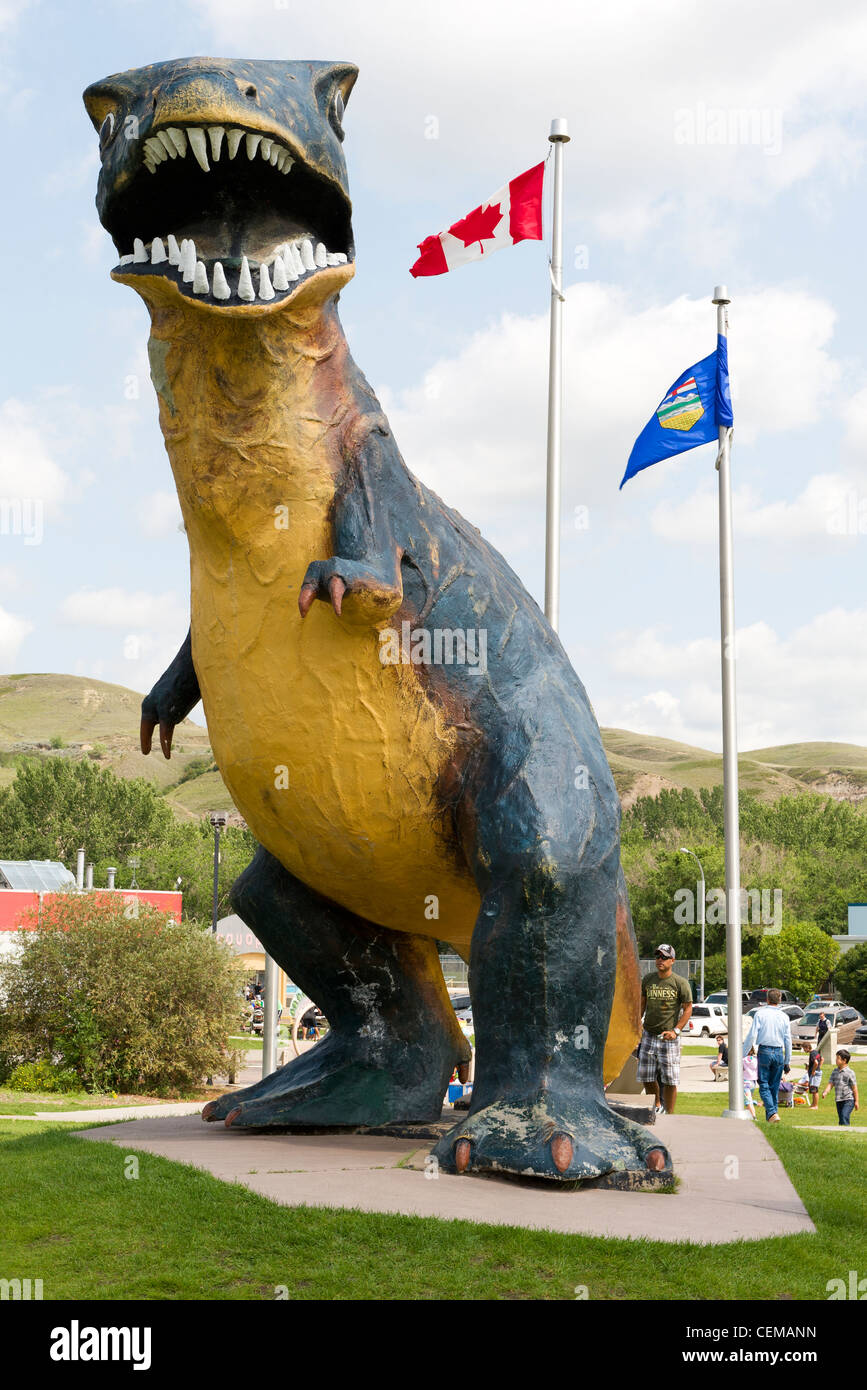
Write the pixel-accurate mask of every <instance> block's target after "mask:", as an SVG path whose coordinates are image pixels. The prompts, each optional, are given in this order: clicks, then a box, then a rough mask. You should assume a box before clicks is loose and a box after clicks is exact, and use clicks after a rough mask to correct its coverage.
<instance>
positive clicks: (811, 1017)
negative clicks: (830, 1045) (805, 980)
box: [792, 1004, 862, 1047]
mask: <svg viewBox="0 0 867 1390" xmlns="http://www.w3.org/2000/svg"><path fill="white" fill-rule="evenodd" d="M820 1013H824V1015H825V1017H826V1019H827V1020H828V1027H829V1028H836V1029H837V1042H838V1043H840V1044H842V1046H844V1047H845V1046H846V1044H847V1043H850V1042H854V1041H855V1034H856V1033H857V1031H858V1028H859V1026H860V1024H861V1022H862V1019H861V1015H860V1014H859V1012H858V1010H857V1009H850V1008H847V1007H846V1006H845V1005H843V1006H842V1007H839V1008H837V1007H835V1006H834V1005H832V1004H829V1005H828V1006H827V1007H826V1008H823V1009H817V1008H816V1006H815V1005H812V1006H811V1007H810V1008H809V1009H808V1010H807V1012H806V1013H805V1014H804V1016H803V1018H799V1019H798V1020H797V1021H796V1022H794V1023H793V1024H792V1041H793V1042H796V1043H799V1042H813V1041H814V1039H815V1037H816V1029H817V1028H818V1025H819V1014H820Z"/></svg>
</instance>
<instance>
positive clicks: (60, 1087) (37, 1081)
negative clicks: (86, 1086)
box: [6, 1057, 81, 1091]
mask: <svg viewBox="0 0 867 1390" xmlns="http://www.w3.org/2000/svg"><path fill="white" fill-rule="evenodd" d="M6 1085H7V1086H8V1087H9V1089H10V1091H78V1090H80V1089H81V1083H80V1081H79V1079H78V1077H77V1076H76V1074H75V1072H74V1071H72V1070H71V1069H70V1068H63V1067H58V1066H56V1065H55V1064H54V1062H52V1061H50V1060H49V1059H48V1058H47V1057H41V1058H40V1059H39V1061H38V1062H20V1063H19V1064H18V1066H17V1067H14V1068H13V1070H12V1074H11V1075H10V1077H9V1079H8V1081H7V1082H6Z"/></svg>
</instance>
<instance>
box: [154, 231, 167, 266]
mask: <svg viewBox="0 0 867 1390" xmlns="http://www.w3.org/2000/svg"><path fill="white" fill-rule="evenodd" d="M165 259H166V248H165V247H164V246H163V239H162V237H159V236H155V237H154V239H153V241H152V242H151V265H161V264H162V262H163V261H164V260H165Z"/></svg>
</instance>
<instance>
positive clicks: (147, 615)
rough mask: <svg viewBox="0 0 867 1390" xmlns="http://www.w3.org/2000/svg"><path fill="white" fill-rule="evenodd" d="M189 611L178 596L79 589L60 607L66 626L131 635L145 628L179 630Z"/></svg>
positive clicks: (115, 589)
mask: <svg viewBox="0 0 867 1390" xmlns="http://www.w3.org/2000/svg"><path fill="white" fill-rule="evenodd" d="M186 611H187V608H186V605H185V604H183V603H182V602H181V600H180V599H179V598H178V596H177V594H174V593H171V592H169V593H165V594H151V593H148V592H147V591H146V590H144V589H140V590H138V591H136V592H129V591H128V590H126V589H120V588H114V589H79V590H78V591H77V592H76V593H73V594H68V595H67V597H66V598H65V599H64V600H63V602H62V603H61V605H60V612H61V616H62V617H64V618H65V619H66V621H67V622H70V623H80V624H84V625H87V626H89V627H121V628H125V629H126V630H127V631H128V632H130V633H133V632H134V631H135V630H136V629H142V628H144V629H148V628H162V629H163V630H165V629H166V628H168V627H173V628H174V627H177V625H178V621H179V619H182V618H183V615H184V613H185V612H186ZM184 630H186V628H184Z"/></svg>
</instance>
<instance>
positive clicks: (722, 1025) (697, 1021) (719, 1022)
mask: <svg viewBox="0 0 867 1390" xmlns="http://www.w3.org/2000/svg"><path fill="white" fill-rule="evenodd" d="M726 1032H728V1015H727V1012H726V1010H725V1008H724V1006H723V1005H722V1004H711V1003H710V1002H709V1001H707V1002H705V1003H704V1004H693V1006H692V1014H691V1015H690V1017H689V1018H688V1019H687V1022H686V1025H685V1027H684V1030H683V1036H684V1037H685V1038H686V1037H693V1038H695V1037H702V1038H710V1037H716V1036H717V1035H718V1034H719V1033H726Z"/></svg>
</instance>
